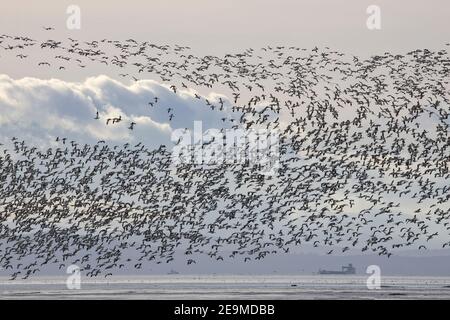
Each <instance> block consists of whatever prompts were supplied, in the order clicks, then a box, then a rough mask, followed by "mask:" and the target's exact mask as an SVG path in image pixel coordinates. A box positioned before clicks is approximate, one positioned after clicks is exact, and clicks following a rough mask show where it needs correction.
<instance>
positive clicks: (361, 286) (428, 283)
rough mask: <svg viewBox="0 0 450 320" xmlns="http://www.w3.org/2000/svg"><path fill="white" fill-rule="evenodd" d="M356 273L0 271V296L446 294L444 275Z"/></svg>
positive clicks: (448, 284)
mask: <svg viewBox="0 0 450 320" xmlns="http://www.w3.org/2000/svg"><path fill="white" fill-rule="evenodd" d="M366 282H367V276H363V275H361V276H358V275H339V276H324V275H255V276H251V275H151V276H112V277H110V278H107V279H104V278H102V279H100V278H98V279H96V278H83V277H81V279H80V289H68V287H67V285H66V278H65V277H38V278H34V279H27V280H13V281H12V280H8V278H7V277H0V299H157V300H160V299H163V300H170V299H181V300H183V299H199V300H204V299H251V300H258V299H450V277H413V276H408V277H398V276H386V277H382V278H381V288H380V289H369V288H368V286H367V283H366Z"/></svg>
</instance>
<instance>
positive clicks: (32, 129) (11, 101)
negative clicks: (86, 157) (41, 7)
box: [0, 75, 230, 147]
mask: <svg viewBox="0 0 450 320" xmlns="http://www.w3.org/2000/svg"><path fill="white" fill-rule="evenodd" d="M155 97H158V102H157V103H154V102H155ZM205 98H206V99H208V100H209V101H211V102H214V101H217V100H218V99H219V95H217V94H215V93H211V94H210V95H209V96H208V97H202V99H197V98H196V97H195V96H194V92H193V91H188V90H186V91H181V92H180V91H177V94H175V93H174V92H173V91H172V90H171V89H170V88H168V86H166V85H162V84H159V83H158V82H156V81H153V80H140V81H138V82H135V83H133V84H130V85H126V84H123V83H121V82H118V81H116V80H113V79H111V78H108V77H107V76H103V75H101V76H97V77H91V78H87V79H86V80H85V81H84V82H81V83H79V82H65V81H61V80H57V79H51V80H41V79H36V78H22V79H17V80H15V79H12V78H10V77H9V76H7V75H0V139H1V140H3V141H7V140H10V139H11V138H12V137H17V138H19V139H24V140H25V141H27V143H28V142H33V143H36V144H39V145H48V144H49V143H50V142H51V141H54V140H55V139H56V137H67V138H68V139H76V140H77V141H79V142H86V143H94V142H96V141H98V140H106V141H108V142H111V143H125V142H143V143H145V144H147V145H149V146H153V147H155V146H158V145H160V144H170V136H171V133H172V131H173V130H174V129H177V128H192V126H193V122H194V121H196V120H201V121H203V128H204V130H205V129H207V128H213V127H216V128H218V127H223V126H224V124H223V122H222V120H221V119H222V118H223V117H227V115H226V114H225V113H227V111H226V109H227V108H226V109H225V110H224V111H223V112H218V111H217V108H216V109H215V110H214V111H213V110H211V109H210V108H209V107H208V106H207V105H206V104H205ZM222 99H223V100H224V101H225V106H229V105H230V104H229V101H228V100H226V99H225V97H222ZM149 102H152V103H154V106H153V107H152V106H151V105H149ZM169 108H170V109H171V110H170V113H173V114H174V116H173V119H172V121H169V114H170V113H169V112H168V109H169ZM228 110H229V109H228ZM97 111H98V112H99V118H100V119H99V120H96V119H94V118H95V117H96V112H97ZM114 117H121V118H122V122H120V123H118V124H114V125H111V124H110V125H106V120H107V119H108V118H114ZM131 122H135V123H136V126H135V128H134V130H133V131H131V130H129V129H128V128H129V126H130V123H131Z"/></svg>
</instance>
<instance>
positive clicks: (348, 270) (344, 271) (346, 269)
mask: <svg viewBox="0 0 450 320" xmlns="http://www.w3.org/2000/svg"><path fill="white" fill-rule="evenodd" d="M319 274H356V269H355V267H353V265H352V264H351V263H349V264H348V266H342V267H341V271H330V270H322V269H319Z"/></svg>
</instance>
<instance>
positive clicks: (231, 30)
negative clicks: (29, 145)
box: [0, 0, 450, 268]
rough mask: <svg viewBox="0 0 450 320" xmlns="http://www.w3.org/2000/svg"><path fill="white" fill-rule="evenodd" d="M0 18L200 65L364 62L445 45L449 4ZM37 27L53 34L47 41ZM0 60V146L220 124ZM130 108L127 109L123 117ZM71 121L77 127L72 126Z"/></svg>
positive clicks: (116, 138) (290, 4)
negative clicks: (130, 125) (343, 57)
mask: <svg viewBox="0 0 450 320" xmlns="http://www.w3.org/2000/svg"><path fill="white" fill-rule="evenodd" d="M69 5H77V6H79V8H80V9H81V29H80V30H69V29H68V28H67V27H66V21H67V19H68V17H69V15H68V14H67V13H66V10H67V7H68V6H69ZM370 5H377V6H379V7H380V9H381V29H380V30H369V29H368V28H367V25H366V21H367V19H368V17H369V14H368V13H367V12H366V9H367V8H368V7H369V6H370ZM0 12H1V13H0V17H1V19H0V34H10V35H23V36H29V37H32V38H36V39H40V40H44V39H46V38H48V37H51V38H52V39H67V38H68V37H73V38H76V39H80V40H85V41H88V40H95V39H103V38H108V39H117V40H121V41H124V40H126V39H129V38H133V39H136V40H138V41H150V42H153V43H158V44H171V45H173V44H180V45H187V46H190V47H191V48H192V51H193V52H194V53H197V54H199V55H209V54H214V55H224V54H226V53H230V52H231V53H233V52H239V51H241V50H245V49H246V48H249V47H252V48H260V47H263V46H266V45H272V46H276V45H285V46H297V47H302V48H313V47H315V46H320V47H325V46H329V47H331V48H333V49H337V50H339V51H342V52H346V53H348V54H350V55H351V54H353V55H361V56H370V55H374V54H382V53H384V52H386V51H390V52H398V53H406V52H408V51H411V50H414V49H417V48H429V49H440V48H442V47H443V46H444V44H445V43H448V42H450V2H449V1H448V0H431V1H416V0H396V1H392V0H390V1H389V0H379V1H373V0H370V1H366V0H302V1H298V0H277V1H275V0H271V1H270V0H244V1H243V0H227V1H222V0H221V1H218V0H190V1H186V0H128V1H117V0H113V1H88V0H74V1H65V0H64V1H48V0H45V1H33V2H31V1H25V0H16V1H2V2H1V3H0ZM43 27H53V28H55V30H54V31H51V33H48V32H47V31H45V30H44V29H43ZM3 54H4V53H3V51H0V112H1V114H0V138H9V137H11V136H17V135H22V137H23V138H28V139H35V141H36V142H38V143H41V144H43V143H44V141H53V140H54V138H55V137H56V136H60V135H64V134H65V133H67V132H69V133H70V134H71V136H72V137H74V138H77V139H80V140H83V141H86V142H94V141H97V140H101V139H105V138H107V139H109V140H110V141H112V142H117V143H121V142H124V141H129V140H130V139H131V140H133V136H131V133H130V131H129V130H128V129H127V128H126V126H125V125H123V126H122V127H120V128H119V130H117V128H115V129H114V130H113V129H111V128H110V127H105V126H104V125H100V124H99V123H98V122H96V121H94V120H93V115H95V112H96V111H99V112H100V113H101V116H102V117H103V118H108V117H114V116H118V115H123V117H124V119H125V120H127V121H128V122H131V121H135V122H136V123H137V124H138V125H137V129H136V131H135V132H133V135H139V136H146V137H152V142H154V144H153V145H152V144H150V145H152V146H156V145H158V144H159V143H167V142H168V141H170V134H171V132H172V130H173V129H175V128H183V127H187V126H188V125H189V124H191V123H192V122H193V120H195V119H201V120H203V121H204V123H205V124H206V126H207V127H208V126H209V127H215V126H218V124H219V123H220V121H221V117H222V115H220V114H217V113H214V114H213V113H211V114H209V113H207V112H204V111H203V110H201V111H200V110H199V108H200V106H198V103H197V101H196V99H195V98H194V92H193V91H192V92H191V91H189V90H186V92H184V93H182V94H181V95H180V96H177V97H174V96H173V95H172V94H171V91H170V89H169V88H168V87H167V86H166V85H163V84H161V83H158V82H157V81H154V79H144V80H143V81H140V82H139V83H129V82H127V83H123V82H120V79H119V78H118V77H117V74H108V75H103V71H104V70H100V69H96V68H95V67H94V68H90V69H88V70H78V69H74V70H73V71H72V72H66V73H57V74H55V73H52V72H49V71H48V70H46V69H43V68H39V67H37V66H34V67H33V66H32V67H30V65H29V64H27V63H8V62H7V63H5V62H2V60H3V59H2V55H3ZM6 59H9V58H8V57H6ZM3 61H12V60H3ZM15 61H16V62H17V59H16V60H15ZM202 95H203V96H204V97H205V98H208V99H210V100H211V101H217V99H218V98H219V96H220V94H219V93H218V92H213V91H209V92H208V91H205V92H202ZM154 96H158V97H160V98H161V100H162V103H165V104H166V105H170V106H173V107H174V108H180V107H181V106H182V107H183V109H182V110H180V111H179V113H178V114H179V115H180V116H179V117H178V118H177V117H175V119H174V121H173V122H172V123H169V122H168V121H167V119H166V118H165V116H166V114H165V110H164V112H162V111H161V112H159V111H158V110H153V111H151V112H150V113H149V111H148V110H149V109H148V105H147V102H148V101H149V99H152V98H154ZM223 99H225V100H226V99H227V97H223ZM130 105H133V106H134V107H135V108H134V109H133V110H131V109H127V106H130ZM36 106H39V109H38V110H36V109H34V108H35V107H36ZM61 106H62V107H61ZM74 106H77V109H76V112H75V113H74ZM11 110H14V112H11ZM225 112H226V111H225ZM18 119H20V121H18ZM36 119H38V120H36ZM80 121H83V123H85V125H83V126H80ZM37 122H38V123H39V125H37V124H36V123H37ZM447 260H448V258H447ZM314 268H315V266H314Z"/></svg>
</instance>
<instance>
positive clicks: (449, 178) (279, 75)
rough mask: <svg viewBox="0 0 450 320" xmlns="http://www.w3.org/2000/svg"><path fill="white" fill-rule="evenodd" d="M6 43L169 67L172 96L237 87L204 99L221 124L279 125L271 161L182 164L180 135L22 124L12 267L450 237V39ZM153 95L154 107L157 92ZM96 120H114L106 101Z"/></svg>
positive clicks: (113, 64) (4, 156) (99, 60)
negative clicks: (115, 135)
mask: <svg viewBox="0 0 450 320" xmlns="http://www.w3.org/2000/svg"><path fill="white" fill-rule="evenodd" d="M49 31H51V29H50V30H49ZM0 46H1V47H0V48H3V53H4V54H11V55H15V56H16V57H17V58H19V59H29V58H30V55H31V54H30V53H27V50H31V49H32V48H39V49H40V50H41V51H42V54H41V55H40V57H44V56H46V57H53V58H51V59H50V58H49V59H47V60H46V61H40V62H39V63H38V67H40V68H54V69H55V70H59V71H60V72H63V71H64V70H66V71H69V70H74V68H89V67H90V66H92V65H94V64H95V65H97V64H100V65H104V66H105V67H107V68H108V70H110V71H111V70H117V72H118V76H119V77H120V78H124V80H125V79H126V80H130V81H139V80H140V79H138V78H137V77H140V78H141V79H148V78H150V77H157V79H158V80H161V81H162V82H163V83H168V86H169V87H170V89H171V90H172V91H173V93H174V94H179V91H180V90H188V89H191V88H196V89H198V90H209V91H219V90H220V92H223V94H224V96H227V97H230V99H229V100H226V99H222V98H220V99H219V100H217V101H208V100H207V99H205V98H204V97H203V96H201V95H200V94H198V93H195V97H196V98H197V99H199V100H202V101H203V102H204V105H205V108H208V109H210V110H214V111H217V112H222V113H223V114H224V118H223V122H224V125H225V123H226V124H227V125H229V126H231V127H233V128H244V129H258V128H262V129H265V130H267V131H268V132H274V131H277V132H278V133H279V156H278V158H277V163H278V165H277V168H276V174H274V175H266V174H262V173H261V165H260V164H258V163H252V162H251V161H244V162H236V163H220V164H207V163H204V164H198V163H177V164H174V163H173V161H172V160H173V159H172V153H171V150H170V148H168V147H167V146H164V145H162V146H160V147H159V148H155V149H149V148H148V147H146V146H145V141H143V142H140V143H138V144H131V143H127V144H124V145H122V146H112V145H110V144H108V143H107V142H105V141H99V142H98V143H96V144H92V145H89V144H83V143H79V142H77V141H74V140H71V139H70V138H58V139H57V143H58V146H57V147H50V148H47V149H45V150H43V149H42V148H39V147H36V146H32V145H28V144H27V142H26V141H20V139H17V138H12V139H11V142H10V144H5V145H0V150H1V153H0V181H1V184H0V267H2V268H3V269H4V270H7V271H8V272H10V274H11V276H12V278H14V279H15V278H18V277H20V278H27V277H29V276H31V275H33V274H35V273H38V272H39V271H40V270H41V268H42V267H43V266H45V265H47V264H57V265H58V266H59V267H60V268H63V267H65V266H68V265H70V264H77V265H79V266H81V268H82V270H83V271H84V272H85V274H86V275H87V276H99V275H106V276H107V275H110V274H112V273H113V272H115V271H117V270H119V269H122V268H136V269H145V268H148V267H150V266H151V265H152V264H160V263H167V262H170V261H172V260H174V259H175V258H177V257H178V255H180V256H182V257H183V258H184V259H185V260H186V262H187V264H193V263H196V259H197V257H198V256H199V255H207V256H209V257H211V258H212V259H216V260H224V259H230V258H236V259H238V258H239V259H242V260H243V261H249V260H252V259H256V260H259V259H263V258H264V257H265V256H267V255H270V254H275V253H278V252H289V251H290V250H296V248H298V247H299V246H303V245H311V246H314V247H327V248H328V249H327V253H328V254H333V253H336V254H338V253H342V252H346V251H349V250H350V249H353V248H355V249H357V250H362V251H367V252H374V253H377V254H379V255H384V256H387V257H390V256H391V255H392V253H393V252H394V251H395V250H398V249H401V248H408V247H410V248H415V249H426V248H427V246H428V243H435V244H436V243H437V244H438V245H439V246H441V247H442V248H446V247H449V246H450V237H449V235H450V219H449V218H450V206H449V203H450V183H449V182H450V136H449V126H450V117H449V115H450V107H449V106H450V104H449V93H450V91H449V89H450V86H449V75H450V58H449V55H448V52H447V50H445V49H443V50H440V51H431V50H427V49H424V50H414V51H412V52H408V53H406V54H392V53H388V52H386V53H384V54H382V55H376V56H372V57H370V58H367V59H362V58H359V57H357V56H353V55H347V54H344V53H342V52H338V51H333V50H331V49H330V48H327V47H326V48H318V47H315V48H312V49H301V48H296V47H283V46H278V47H271V46H267V47H264V48H262V49H261V50H254V49H248V50H245V51H244V52H242V53H237V54H227V55H224V56H221V57H219V56H196V55H194V54H192V53H191V49H190V48H189V47H183V46H178V45H175V46H169V45H157V44H152V43H150V42H138V41H136V40H133V39H128V40H126V41H123V42H121V41H114V40H108V39H103V40H99V41H91V42H81V41H77V40H75V39H71V38H69V39H68V40H67V41H64V42H63V41H57V40H46V41H43V42H39V41H37V40H34V39H31V38H28V37H21V36H10V35H1V36H0ZM148 103H149V106H150V107H158V97H153V99H151V100H149V102H148ZM167 113H168V117H169V119H168V120H169V121H170V120H172V118H173V117H174V116H175V117H176V110H174V109H172V108H169V109H168V110H167ZM93 119H95V120H98V121H100V120H102V119H101V115H100V114H99V113H98V112H97V114H94V115H93ZM103 120H104V121H105V125H114V124H116V123H120V122H121V121H122V118H121V117H117V118H108V119H103ZM135 126H136V123H130V124H129V129H130V130H133V129H134V127H135Z"/></svg>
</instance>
